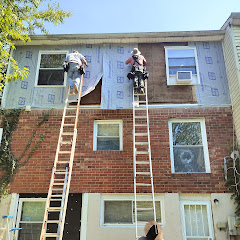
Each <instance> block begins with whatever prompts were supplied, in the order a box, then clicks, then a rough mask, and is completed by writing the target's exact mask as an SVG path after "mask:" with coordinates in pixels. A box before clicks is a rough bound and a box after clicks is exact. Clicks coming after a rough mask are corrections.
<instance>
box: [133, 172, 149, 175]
mask: <svg viewBox="0 0 240 240" xmlns="http://www.w3.org/2000/svg"><path fill="white" fill-rule="evenodd" d="M136 174H137V175H151V173H150V172H136Z"/></svg>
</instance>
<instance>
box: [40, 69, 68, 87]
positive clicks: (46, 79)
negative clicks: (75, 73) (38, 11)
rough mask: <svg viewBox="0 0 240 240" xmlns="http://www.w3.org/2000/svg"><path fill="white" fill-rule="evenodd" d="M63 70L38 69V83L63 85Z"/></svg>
mask: <svg viewBox="0 0 240 240" xmlns="http://www.w3.org/2000/svg"><path fill="white" fill-rule="evenodd" d="M63 83H64V72H63V70H39V76H38V85H63Z"/></svg>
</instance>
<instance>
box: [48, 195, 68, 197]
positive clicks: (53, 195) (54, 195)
mask: <svg viewBox="0 0 240 240" xmlns="http://www.w3.org/2000/svg"><path fill="white" fill-rule="evenodd" d="M51 197H66V195H64V194H55V195H53V194H52V195H51Z"/></svg>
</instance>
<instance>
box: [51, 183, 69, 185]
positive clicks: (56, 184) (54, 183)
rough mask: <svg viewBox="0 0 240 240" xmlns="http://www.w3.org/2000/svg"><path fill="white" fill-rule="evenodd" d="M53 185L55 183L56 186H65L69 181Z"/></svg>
mask: <svg viewBox="0 0 240 240" xmlns="http://www.w3.org/2000/svg"><path fill="white" fill-rule="evenodd" d="M53 185H55V186H64V185H67V183H53Z"/></svg>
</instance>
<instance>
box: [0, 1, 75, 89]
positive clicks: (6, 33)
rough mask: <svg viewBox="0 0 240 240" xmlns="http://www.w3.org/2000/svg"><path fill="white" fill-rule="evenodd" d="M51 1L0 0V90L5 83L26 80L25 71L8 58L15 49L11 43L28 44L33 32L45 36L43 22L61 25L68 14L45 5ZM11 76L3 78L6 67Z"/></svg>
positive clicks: (57, 7)
mask: <svg viewBox="0 0 240 240" xmlns="http://www.w3.org/2000/svg"><path fill="white" fill-rule="evenodd" d="M49 1H50V2H51V0H48V1H46V0H0V23H1V24H0V91H1V90H2V88H3V86H4V84H5V83H9V82H10V81H16V80H23V79H24V78H27V76H28V71H27V69H20V68H19V67H18V63H17V62H16V61H15V60H14V59H13V58H11V57H10V50H11V49H15V46H14V41H15V40H20V41H23V42H28V41H30V40H31V39H30V37H29V35H30V34H34V32H35V30H40V31H41V32H43V33H48V31H47V29H46V28H45V27H44V23H46V22H51V23H53V24H55V25H58V24H59V23H63V22H64V19H65V18H66V17H70V16H71V13H70V12H68V11H64V10H61V9H60V6H59V4H57V3H52V4H48V5H46V4H45V5H46V7H45V8H46V9H44V4H43V3H45V2H49ZM8 66H10V67H11V70H12V71H11V73H9V74H8V75H7V68H8Z"/></svg>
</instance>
